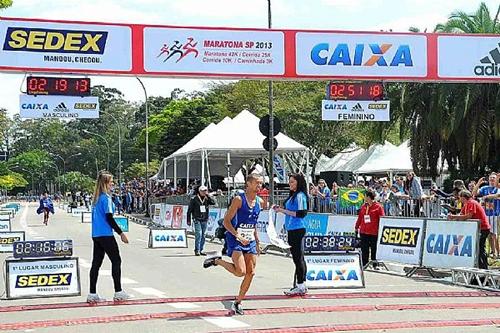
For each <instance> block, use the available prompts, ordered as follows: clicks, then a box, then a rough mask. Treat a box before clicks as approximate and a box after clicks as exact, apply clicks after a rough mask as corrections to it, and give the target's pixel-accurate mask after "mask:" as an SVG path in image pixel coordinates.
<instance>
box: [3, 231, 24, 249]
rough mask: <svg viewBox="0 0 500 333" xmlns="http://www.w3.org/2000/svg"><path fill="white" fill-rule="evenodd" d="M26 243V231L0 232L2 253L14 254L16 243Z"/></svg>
mask: <svg viewBox="0 0 500 333" xmlns="http://www.w3.org/2000/svg"><path fill="white" fill-rule="evenodd" d="M21 241H24V231H6V232H0V253H2V252H13V251H14V242H21Z"/></svg>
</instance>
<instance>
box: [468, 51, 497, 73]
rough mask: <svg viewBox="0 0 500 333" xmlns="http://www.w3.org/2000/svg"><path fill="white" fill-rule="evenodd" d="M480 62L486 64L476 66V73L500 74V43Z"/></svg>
mask: <svg viewBox="0 0 500 333" xmlns="http://www.w3.org/2000/svg"><path fill="white" fill-rule="evenodd" d="M479 62H480V63H481V64H485V65H477V66H476V67H474V74H476V75H478V76H500V43H498V46H497V47H496V48H494V49H493V50H491V51H490V52H489V54H488V55H487V56H486V57H484V58H482V59H481V60H480V61H479Z"/></svg>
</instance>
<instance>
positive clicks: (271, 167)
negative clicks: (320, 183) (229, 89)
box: [267, 0, 274, 205]
mask: <svg viewBox="0 0 500 333" xmlns="http://www.w3.org/2000/svg"><path fill="white" fill-rule="evenodd" d="M267 24H268V28H269V29H271V26H272V21H271V0H267ZM268 84H269V89H268V90H269V134H268V138H269V205H273V204H274V140H273V139H274V117H273V81H269V83H268Z"/></svg>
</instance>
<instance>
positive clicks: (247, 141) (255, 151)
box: [155, 110, 310, 185]
mask: <svg viewBox="0 0 500 333" xmlns="http://www.w3.org/2000/svg"><path fill="white" fill-rule="evenodd" d="M259 120H260V119H259V118H258V117H256V116H255V115H253V114H252V113H250V112H249V111H248V110H243V111H241V112H240V113H239V114H238V115H237V116H235V117H234V118H232V119H231V118H229V117H226V118H224V119H223V120H221V121H220V122H219V123H218V124H214V123H211V124H210V125H208V126H207V127H205V128H204V129H203V130H202V131H201V132H200V133H198V134H197V135H196V136H195V137H194V138H192V139H191V140H190V141H189V142H188V143H186V144H185V145H184V146H183V147H181V148H180V149H178V150H177V151H176V152H174V153H173V154H171V155H170V156H168V157H166V158H164V159H163V161H162V163H161V166H160V169H159V171H158V174H157V175H156V176H155V177H156V179H157V180H163V179H173V181H174V184H177V179H178V178H188V179H189V178H199V179H201V182H202V184H205V181H206V180H208V182H210V176H214V175H217V176H224V177H226V176H227V174H228V167H227V165H228V164H230V166H229V173H230V174H231V175H234V174H235V173H237V172H238V171H239V169H240V168H241V166H242V164H243V162H244V161H245V160H248V159H262V160H264V158H267V157H268V156H269V153H268V152H267V151H265V150H264V148H263V146H262V141H263V140H264V136H263V135H262V134H261V133H260V131H259ZM276 140H277V141H278V149H277V150H276V154H278V155H282V156H283V155H285V154H291V153H293V154H300V156H301V157H302V158H303V163H302V164H303V165H305V166H307V165H309V163H308V161H309V154H310V152H309V149H308V148H307V147H305V146H303V145H302V144H300V143H298V142H296V141H295V140H293V139H291V138H289V137H287V136H286V135H284V134H283V133H280V134H278V135H277V136H276ZM262 162H263V161H262ZM209 185H211V184H210V183H209Z"/></svg>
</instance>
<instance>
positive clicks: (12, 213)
mask: <svg viewBox="0 0 500 333" xmlns="http://www.w3.org/2000/svg"><path fill="white" fill-rule="evenodd" d="M0 215H8V216H10V217H12V218H14V216H15V215H16V210H15V209H13V208H2V209H0Z"/></svg>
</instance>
